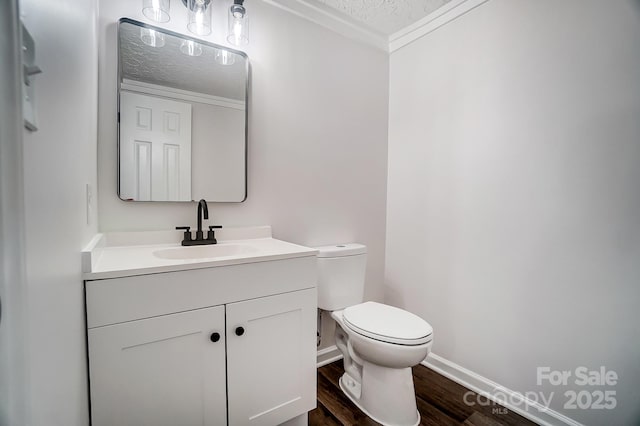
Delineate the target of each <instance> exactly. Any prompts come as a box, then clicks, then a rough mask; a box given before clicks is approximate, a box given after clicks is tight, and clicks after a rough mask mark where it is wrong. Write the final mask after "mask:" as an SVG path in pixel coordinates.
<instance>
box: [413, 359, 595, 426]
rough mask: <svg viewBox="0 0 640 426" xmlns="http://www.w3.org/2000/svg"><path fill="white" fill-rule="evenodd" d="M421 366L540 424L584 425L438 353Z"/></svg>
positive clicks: (555, 425) (546, 425)
mask: <svg viewBox="0 0 640 426" xmlns="http://www.w3.org/2000/svg"><path fill="white" fill-rule="evenodd" d="M420 364H422V365H424V366H425V367H427V368H430V369H431V370H433V371H435V372H436V373H438V374H441V375H443V376H445V377H446V378H448V379H451V380H453V381H454V382H456V383H459V384H461V385H462V386H464V387H465V388H467V389H470V390H472V391H474V392H476V393H477V394H479V395H482V396H484V397H487V398H488V399H490V400H491V401H494V402H496V403H499V404H500V405H502V406H504V407H505V408H507V409H509V410H511V411H513V412H515V413H518V414H520V415H521V416H522V417H525V418H527V419H529V420H531V421H533V422H535V423H538V424H540V425H543V426H564V425H569V426H584V425H582V423H578V422H577V421H575V420H573V419H571V418H569V417H567V416H565V415H564V414H561V413H558V412H557V411H554V410H552V409H550V408H547V407H544V406H542V405H541V404H540V403H538V402H537V401H533V400H530V399H526V398H524V397H523V396H522V395H521V394H520V393H518V392H514V391H512V390H511V389H507V388H505V387H504V386H501V385H499V384H498V383H495V382H493V381H491V380H489V379H487V378H486V377H483V376H481V375H479V374H476V373H474V372H473V371H470V370H467V369H466V368H464V367H462V366H460V365H458V364H456V363H454V362H451V361H449V360H447V359H445V358H442V357H440V356H438V355H436V354H434V353H430V354H429V356H428V357H427V358H426V359H425V360H424V361H422V362H421V363H420ZM514 400H515V401H518V400H520V401H522V404H521V406H516V405H513V404H512V403H510V401H514Z"/></svg>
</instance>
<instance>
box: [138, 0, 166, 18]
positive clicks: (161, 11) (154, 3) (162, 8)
mask: <svg viewBox="0 0 640 426" xmlns="http://www.w3.org/2000/svg"><path fill="white" fill-rule="evenodd" d="M169 5H170V0H142V14H143V15H144V16H146V17H147V18H149V19H151V20H152V21H155V22H169V19H170V17H169Z"/></svg>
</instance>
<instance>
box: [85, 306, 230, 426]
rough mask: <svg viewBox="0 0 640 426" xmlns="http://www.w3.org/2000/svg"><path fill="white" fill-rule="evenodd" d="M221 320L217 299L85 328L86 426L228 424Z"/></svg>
mask: <svg viewBox="0 0 640 426" xmlns="http://www.w3.org/2000/svg"><path fill="white" fill-rule="evenodd" d="M224 321H225V318H224V306H216V307H213V308H206V309H199V310H196V311H190V312H184V313H178V314H172V315H165V316H161V317H155V318H149V319H143V320H138V321H131V322H127V323H122V324H115V325H109V326H105V327H98V328H93V329H90V330H89V332H88V336H89V369H90V387H91V418H92V426H126V425H130V426H147V425H148V426H163V425H166V426H176V425H180V426H190V425H194V426H195V425H198V426H203V425H211V426H219V425H226V423H227V418H226V376H225V335H224V324H225V322H224ZM213 333H218V335H219V340H217V341H216V342H214V341H213V340H216V336H215V335H214V334H213Z"/></svg>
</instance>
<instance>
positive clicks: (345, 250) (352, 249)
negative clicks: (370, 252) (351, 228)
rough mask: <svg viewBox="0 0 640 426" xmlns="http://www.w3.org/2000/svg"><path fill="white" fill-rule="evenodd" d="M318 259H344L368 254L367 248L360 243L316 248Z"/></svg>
mask: <svg viewBox="0 0 640 426" xmlns="http://www.w3.org/2000/svg"><path fill="white" fill-rule="evenodd" d="M316 250H318V257H342V256H355V255H357V254H366V253H367V246H365V245H363V244H358V243H348V244H334V245H332V246H323V247H316Z"/></svg>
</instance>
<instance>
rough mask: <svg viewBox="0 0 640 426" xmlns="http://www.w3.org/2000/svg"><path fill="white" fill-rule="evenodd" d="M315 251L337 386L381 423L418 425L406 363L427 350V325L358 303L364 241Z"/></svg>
mask: <svg viewBox="0 0 640 426" xmlns="http://www.w3.org/2000/svg"><path fill="white" fill-rule="evenodd" d="M317 250H318V308H320V309H322V310H325V311H329V312H331V317H332V318H333V319H334V320H335V321H336V346H337V347H338V349H339V350H340V352H342V355H343V357H344V370H345V373H344V374H343V375H342V377H341V378H340V388H341V389H342V391H343V392H344V393H345V394H346V395H347V396H348V397H349V399H351V401H353V403H354V404H356V405H357V406H358V408H360V409H361V410H362V411H363V412H364V413H365V414H367V415H368V416H369V417H371V418H372V419H373V420H375V421H376V422H378V423H381V424H382V425H386V426H415V425H418V424H419V423H420V414H419V413H418V409H417V406H416V396H415V389H414V386H413V375H412V372H411V367H413V366H415V365H417V364H418V363H420V362H421V361H422V360H424V359H425V357H426V356H427V354H428V353H429V351H430V350H431V345H432V342H433V328H432V327H431V326H430V325H429V323H427V322H426V321H425V320H423V319H422V318H420V317H418V316H417V315H414V314H412V313H410V312H407V311H405V310H402V309H399V308H395V307H393V306H389V305H384V304H382V303H376V302H364V303H363V297H364V278H365V269H366V265H367V248H366V246H364V245H362V244H355V243H352V244H340V245H333V246H325V247H318V248H317Z"/></svg>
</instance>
